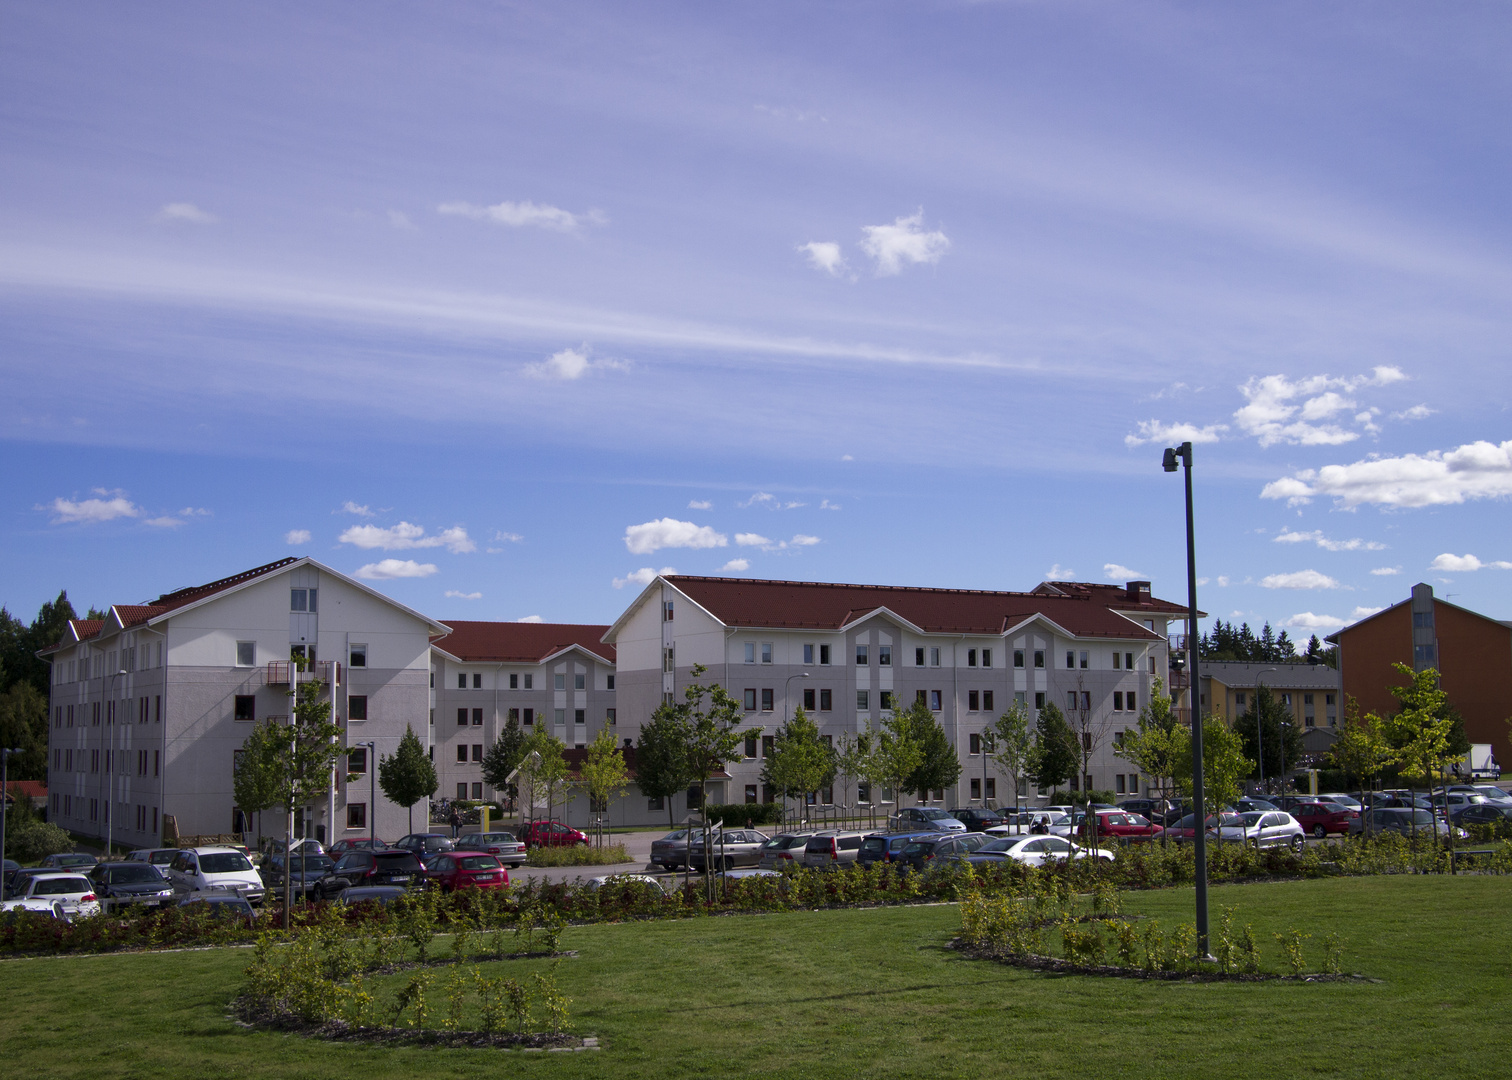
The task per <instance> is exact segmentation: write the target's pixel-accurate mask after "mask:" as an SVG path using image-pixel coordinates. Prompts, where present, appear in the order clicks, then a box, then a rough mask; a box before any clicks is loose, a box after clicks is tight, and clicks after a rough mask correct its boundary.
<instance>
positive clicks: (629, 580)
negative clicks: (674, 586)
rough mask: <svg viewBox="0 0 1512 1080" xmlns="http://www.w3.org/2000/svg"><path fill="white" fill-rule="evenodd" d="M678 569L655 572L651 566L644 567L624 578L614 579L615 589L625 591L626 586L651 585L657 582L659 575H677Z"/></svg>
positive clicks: (672, 568) (668, 567)
mask: <svg viewBox="0 0 1512 1080" xmlns="http://www.w3.org/2000/svg"><path fill="white" fill-rule="evenodd" d="M675 573H677V568H676V567H673V566H664V567H662V568H661V569H660V570H653V569H651V567H649V566H643V567H641V568H640V569H639V570H632V571H630V572H629V573H628V574H626V575H625V576H624V577H617V578H615V579H614V582H613V584H614V587H615V588H616V589H623V588H624V587H625V586H626V585H649V584H651V583H652V582H653V581H655V580H656V577H657V575H658V574H675Z"/></svg>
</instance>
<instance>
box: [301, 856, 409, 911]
mask: <svg viewBox="0 0 1512 1080" xmlns="http://www.w3.org/2000/svg"><path fill="white" fill-rule="evenodd" d="M424 873H425V868H424V867H422V866H421V865H420V859H419V857H418V856H416V855H415V853H414V852H413V851H408V850H405V849H403V848H394V849H392V850H390V851H349V852H347V853H346V854H345V855H343V856H342V857H341V858H339V859H337V860H336V863H335V865H333V866H332V867H331V869H330V870H328V871H326V874H325V876H324V877H322V878H321V879H320V880H319V881H317V882H315V887H314V893H315V899H317V900H330V899H333V898H334V897H336V896H339V895H341V894H343V893H344V892H345V891H346V890H347V889H351V888H357V887H363V886H371V885H393V886H397V887H399V888H407V887H409V886H411V885H418V884H419V883H420V881H421V879H422V877H423V875H424ZM343 899H345V897H343Z"/></svg>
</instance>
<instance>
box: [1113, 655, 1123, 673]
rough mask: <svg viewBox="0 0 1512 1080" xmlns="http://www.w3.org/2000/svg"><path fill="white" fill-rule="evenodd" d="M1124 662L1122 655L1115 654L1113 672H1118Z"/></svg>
mask: <svg viewBox="0 0 1512 1080" xmlns="http://www.w3.org/2000/svg"><path fill="white" fill-rule="evenodd" d="M1122 662H1123V654H1122V653H1114V654H1113V670H1114V671H1117V670H1118V666H1119V664H1121V663H1122Z"/></svg>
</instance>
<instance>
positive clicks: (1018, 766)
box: [982, 702, 1034, 807]
mask: <svg viewBox="0 0 1512 1080" xmlns="http://www.w3.org/2000/svg"><path fill="white" fill-rule="evenodd" d="M982 753H983V754H984V755H985V756H986V757H987V758H989V759H991V761H992V763H993V764H994V765H996V766H997V769H998V772H1000V773H1003V774H1004V775H1006V776H1007V777H1008V783H1009V786H1010V789H1011V790H1012V792H1013V805H1014V806H1015V807H1016V806H1018V792H1019V779H1020V778H1021V777H1024V776H1027V775H1028V773H1029V771H1030V768H1031V767H1032V764H1033V760H1034V736H1033V735H1032V734H1031V733H1030V731H1029V710H1028V709H1027V708H1026V707H1025V706H1023V705H1021V704H1019V703H1018V702H1014V703H1013V706H1012V707H1011V708H1010V709H1009V710H1008V711H1007V712H1005V713H1004V714H1003V715H1002V716H999V717H998V718H997V719H996V720H994V721H993V722H992V726H991V727H990V728H988V729H987V730H986V731H984V732H983V733H982Z"/></svg>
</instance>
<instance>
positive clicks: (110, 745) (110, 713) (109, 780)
mask: <svg viewBox="0 0 1512 1080" xmlns="http://www.w3.org/2000/svg"><path fill="white" fill-rule="evenodd" d="M125 674H126V669H125V668H122V669H121V670H120V671H118V672H116V673H115V674H114V675H112V676H111V677H110V678H109V679H108V680H106V692H107V693H109V694H114V693H115V685H116V680H117V679H119V678H120V677H121V676H122V675H125ZM105 715H106V716H107V717H110V718H111V719H112V721H113V722H112V725H111V726H112V728H115V727H117V726H119V725H120V723H121V717H119V716H117V715H116V707H115V699H114V698H112V699H111V700H110V702H109V703H107V704H106V706H105ZM115 767H116V754H115V731H114V730H112V731H111V732H110V735H109V738H108V741H107V745H106V747H105V783H106V784H107V785H109V786H108V788H107V789H106V793H105V857H106V858H107V859H108V858H110V855H111V852H112V851H113V850H114V849H113V847H112V846H111V834H112V833H114V832H115V807H114V805H113V804H114V803H115Z"/></svg>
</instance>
